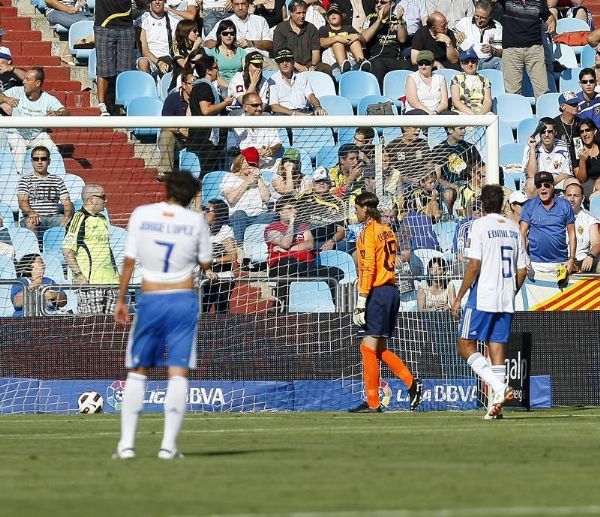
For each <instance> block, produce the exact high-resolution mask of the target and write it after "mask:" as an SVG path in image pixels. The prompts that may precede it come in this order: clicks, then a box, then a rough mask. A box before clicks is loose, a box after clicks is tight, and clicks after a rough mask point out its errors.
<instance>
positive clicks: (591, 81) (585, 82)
mask: <svg viewBox="0 0 600 517" xmlns="http://www.w3.org/2000/svg"><path fill="white" fill-rule="evenodd" d="M579 82H580V83H581V84H596V79H582V80H581V81H579Z"/></svg>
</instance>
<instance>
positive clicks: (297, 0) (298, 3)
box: [289, 0, 308, 13]
mask: <svg viewBox="0 0 600 517" xmlns="http://www.w3.org/2000/svg"><path fill="white" fill-rule="evenodd" d="M299 7H304V8H305V9H308V4H307V3H306V2H305V1H304V0H292V1H291V2H290V3H289V8H290V13H293V12H295V11H296V10H297V9H298V8H299Z"/></svg>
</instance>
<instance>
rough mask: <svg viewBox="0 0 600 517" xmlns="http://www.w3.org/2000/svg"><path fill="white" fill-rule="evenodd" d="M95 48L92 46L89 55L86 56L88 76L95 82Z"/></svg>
mask: <svg viewBox="0 0 600 517" xmlns="http://www.w3.org/2000/svg"><path fill="white" fill-rule="evenodd" d="M96 61H97V58H96V49H95V48H93V49H92V51H91V52H90V57H89V58H88V77H89V79H90V81H92V83H95V82H96V78H97V74H96Z"/></svg>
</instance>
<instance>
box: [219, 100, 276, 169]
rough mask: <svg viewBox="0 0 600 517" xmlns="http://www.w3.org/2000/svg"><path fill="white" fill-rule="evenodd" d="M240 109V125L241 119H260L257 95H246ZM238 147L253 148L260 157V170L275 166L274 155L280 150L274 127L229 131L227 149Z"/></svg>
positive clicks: (260, 102)
mask: <svg viewBox="0 0 600 517" xmlns="http://www.w3.org/2000/svg"><path fill="white" fill-rule="evenodd" d="M242 109H243V110H244V112H243V113H242V115H241V117H240V125H243V120H244V119H243V117H260V116H261V115H262V111H263V104H262V100H261V98H260V96H259V95H258V93H247V94H246V95H244V97H243V98H242ZM232 147H238V148H239V149H246V148H247V147H255V148H256V149H258V154H259V155H260V164H259V165H260V168H261V169H264V168H269V167H272V166H274V165H275V160H276V159H275V155H276V154H277V153H278V152H279V151H280V150H281V139H280V138H279V131H278V130H277V128H276V127H254V128H252V127H239V128H237V127H236V128H233V129H230V130H229V133H228V135H227V148H228V149H230V148H232Z"/></svg>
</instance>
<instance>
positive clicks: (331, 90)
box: [305, 70, 335, 100]
mask: <svg viewBox="0 0 600 517" xmlns="http://www.w3.org/2000/svg"><path fill="white" fill-rule="evenodd" d="M305 73H306V74H308V82H309V83H310V86H311V88H312V89H313V93H314V94H315V95H316V96H317V99H319V100H320V99H321V97H322V96H323V95H335V83H334V82H333V79H332V78H331V76H330V75H327V74H324V73H323V72H318V71H316V70H310V71H308V72H305Z"/></svg>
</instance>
